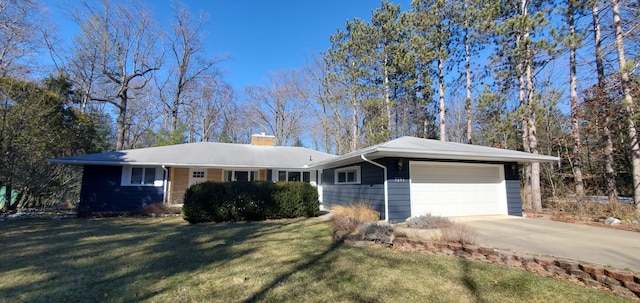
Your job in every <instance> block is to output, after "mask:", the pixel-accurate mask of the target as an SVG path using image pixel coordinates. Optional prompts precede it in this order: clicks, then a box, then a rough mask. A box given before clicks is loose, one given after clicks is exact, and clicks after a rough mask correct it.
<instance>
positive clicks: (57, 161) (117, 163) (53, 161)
mask: <svg viewBox="0 0 640 303" xmlns="http://www.w3.org/2000/svg"><path fill="white" fill-rule="evenodd" d="M49 163H51V164H65V165H105V166H123V165H138V166H163V165H164V166H167V167H209V168H222V169H227V168H228V169H235V168H243V169H245V168H246V169H301V170H307V169H311V167H312V165H308V164H304V165H281V166H278V165H228V164H224V165H219V164H202V163H160V162H126V161H90V160H69V159H66V160H63V159H49Z"/></svg>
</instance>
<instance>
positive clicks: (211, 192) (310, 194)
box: [182, 182, 320, 223]
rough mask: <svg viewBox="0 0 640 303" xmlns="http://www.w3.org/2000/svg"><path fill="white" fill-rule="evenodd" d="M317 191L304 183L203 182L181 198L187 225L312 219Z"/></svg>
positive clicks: (316, 207) (317, 208)
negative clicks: (300, 218)
mask: <svg viewBox="0 0 640 303" xmlns="http://www.w3.org/2000/svg"><path fill="white" fill-rule="evenodd" d="M319 207H320V205H319V202H318V192H317V189H316V188H315V187H313V186H311V185H310V184H308V183H303V182H288V183H285V182H282V183H272V182H216V183H214V182H204V183H198V184H195V185H193V186H191V187H190V188H189V189H187V191H186V192H185V195H184V206H183V207H182V213H183V217H184V219H185V220H187V221H188V222H190V223H200V222H211V221H213V222H228V221H245V220H251V221H258V220H264V219H280V218H296V217H311V216H314V215H315V214H316V213H318V211H319Z"/></svg>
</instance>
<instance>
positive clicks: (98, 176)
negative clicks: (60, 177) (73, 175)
mask: <svg viewBox="0 0 640 303" xmlns="http://www.w3.org/2000/svg"><path fill="white" fill-rule="evenodd" d="M121 178H122V167H121V166H98V165H85V166H84V170H83V174H82V188H81V191H80V204H81V205H82V206H86V207H88V208H90V209H91V210H92V211H96V212H101V211H131V210H135V209H137V208H139V207H141V206H143V205H145V204H153V203H158V202H162V196H163V193H162V189H163V188H162V187H155V186H120V179H121Z"/></svg>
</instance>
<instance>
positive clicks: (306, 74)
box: [0, 0, 640, 214]
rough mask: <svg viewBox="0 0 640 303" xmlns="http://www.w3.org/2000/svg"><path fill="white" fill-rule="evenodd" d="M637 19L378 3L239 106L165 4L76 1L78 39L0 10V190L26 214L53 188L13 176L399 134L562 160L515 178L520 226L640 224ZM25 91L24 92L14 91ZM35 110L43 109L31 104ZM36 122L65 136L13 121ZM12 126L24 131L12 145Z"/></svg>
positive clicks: (243, 93)
mask: <svg viewBox="0 0 640 303" xmlns="http://www.w3.org/2000/svg"><path fill="white" fill-rule="evenodd" d="M638 5H639V3H638V2H636V1H630V0H610V1H599V0H589V1H575V0H558V1H539V0H535V1H531V0H529V1H527V0H521V1H511V2H508V3H503V2H500V1H492V0H452V1H443V0H414V1H412V3H411V6H410V7H407V8H403V7H400V6H399V5H396V4H394V3H392V2H390V1H386V0H385V1H382V2H381V3H380V6H379V7H378V8H376V9H375V10H373V11H372V13H371V16H370V18H369V19H359V18H356V19H352V20H346V23H345V24H344V27H341V28H340V29H338V30H337V31H336V32H335V33H334V34H332V35H331V36H330V37H327V38H328V40H329V42H330V47H329V48H328V49H327V50H325V51H323V52H320V53H318V54H313V56H312V58H311V60H310V62H309V63H308V64H306V65H305V66H301V67H300V68H298V69H294V70H282V71H274V72H273V73H272V74H270V75H269V77H268V81H267V82H266V83H262V84H255V85H252V86H249V87H246V88H244V89H243V90H238V88H234V87H232V86H231V85H230V84H228V83H226V82H225V81H224V76H223V74H222V73H221V72H220V70H219V65H220V62H221V61H223V60H226V59H227V58H226V57H225V56H221V55H211V54H210V53H209V52H208V50H207V49H206V47H205V45H206V41H207V39H209V37H208V36H207V34H206V30H207V27H208V26H209V23H208V16H207V15H206V13H203V12H197V13H195V12H192V11H191V10H190V9H189V8H188V7H187V6H186V5H184V4H181V3H174V4H172V10H171V11H172V13H173V15H172V16H171V18H170V19H171V22H170V24H169V26H162V25H161V24H160V23H159V22H158V20H157V19H156V18H155V17H154V15H153V13H152V11H151V10H150V9H149V8H147V7H145V6H144V5H143V4H139V3H125V2H116V1H109V0H95V1H93V0H82V1H79V2H78V3H77V4H76V6H74V7H72V8H70V9H69V10H68V18H69V19H71V20H73V22H75V23H76V24H77V26H78V28H79V32H78V33H77V34H76V35H75V36H74V37H66V39H67V40H66V41H65V39H64V38H62V37H60V34H59V33H58V32H56V29H55V28H56V27H55V22H53V21H46V20H50V19H49V17H48V16H47V12H46V11H45V10H43V9H41V5H40V4H39V3H37V2H36V1H35V0H23V1H15V0H0V23H1V25H2V26H0V40H1V41H0V77H2V79H3V81H4V82H3V83H2V85H0V89H1V90H2V91H0V93H1V94H2V96H3V99H2V100H3V107H2V121H0V122H2V129H1V130H2V132H0V140H1V141H0V142H1V143H2V145H1V147H0V149H1V150H0V151H1V152H3V153H4V154H7V155H9V154H11V157H5V159H3V160H2V163H0V165H1V166H0V182H2V184H3V186H7V187H8V188H9V189H12V188H13V189H19V190H18V191H19V192H20V193H21V197H24V198H21V199H20V201H24V203H35V201H41V200H42V199H44V197H57V198H59V197H60V196H61V195H62V194H61V193H63V192H64V190H62V189H61V188H62V187H59V186H54V185H55V184H52V185H51V186H50V187H48V188H49V189H50V190H48V191H41V192H42V193H43V194H36V193H38V191H36V190H35V189H33V188H32V186H27V185H29V184H35V183H33V182H31V181H28V180H26V179H25V180H23V179H20V178H19V177H18V176H19V175H20V174H25V172H27V171H29V169H31V170H34V169H42V170H44V171H46V173H43V174H40V175H39V176H42V177H43V180H47V179H51V180H54V179H56V178H61V179H65V178H67V179H68V180H67V181H68V182H67V183H68V184H72V183H73V182H76V184H77V179H78V173H77V172H75V173H71V172H70V171H61V172H56V173H57V174H58V175H57V176H58V177H55V178H54V177H49V175H48V174H52V173H53V171H54V170H60V169H62V168H59V167H52V166H49V165H48V164H47V163H46V159H47V158H51V157H58V156H63V155H71V154H79V153H88V152H101V151H108V150H122V149H131V148H140V147H148V146H153V145H166V144H175V143H183V142H196V141H218V142H234V143H246V142H248V140H249V138H250V135H251V134H252V133H256V132H262V131H264V132H267V133H270V134H273V135H275V136H276V143H277V144H278V145H306V146H308V147H311V148H315V149H319V150H324V151H327V152H330V153H335V154H344V153H348V152H351V151H354V150H357V149H359V148H362V147H366V146H370V145H373V144H378V143H381V142H384V141H387V140H390V139H394V138H398V137H401V136H405V135H411V136H417V137H423V138H432V139H439V140H446V141H456V142H462V143H469V144H480V145H487V146H494V147H500V148H509V149H517V150H522V151H525V152H531V153H543V154H550V155H555V156H560V157H561V159H562V160H561V161H560V162H559V163H554V164H544V165H541V164H537V163H533V164H530V165H525V166H524V167H523V168H522V176H523V178H522V179H523V180H524V181H523V197H524V202H523V203H524V208H525V209H527V210H529V209H533V210H539V209H540V208H541V207H542V198H543V196H568V195H575V196H576V198H577V199H578V200H581V199H582V198H583V197H585V196H586V195H608V197H609V200H610V201H611V202H613V203H616V202H617V197H618V196H619V195H625V196H634V197H635V199H634V201H635V203H636V206H637V207H638V208H637V209H638V212H639V214H640V203H638V202H639V199H640V186H638V185H639V184H640V146H639V145H638V142H637V136H638V134H637V130H636V122H637V121H638V116H637V114H636V113H635V111H636V103H637V101H636V100H638V98H639V97H640V96H639V94H640V86H639V85H638V84H639V81H638V76H637V69H638V63H637V62H638V59H640V58H639V57H638V52H637V50H638V46H639V41H640V39H638V26H639V25H638V22H637V20H639V18H638V17H639V16H638V14H639V12H638ZM42 57H47V58H50V61H51V62H53V64H52V66H50V65H43V64H42V62H41V60H38V58H42ZM43 74H44V75H47V76H45V77H42V76H41V75H43ZM18 84H19V85H18ZM27 86H28V89H27V88H25V90H28V91H29V94H26V93H17V92H16V89H17V88H16V87H27ZM18 91H19V90H18ZM24 98H26V99H24ZM45 99H46V100H48V101H47V102H48V103H47V104H49V105H47V106H48V107H42V109H40V107H39V106H40V105H33V104H31V102H36V100H40V101H38V102H41V103H42V102H44V101H43V100H45ZM21 100H27V101H29V102H26V101H24V102H26V103H24V104H23V103H21V102H23V101H21ZM45 103H46V102H45ZM47 108H50V109H47ZM49 112H55V115H57V116H56V117H57V118H56V119H61V120H64V121H65V123H58V122H55V121H57V120H56V119H54V118H46V119H44V120H49V121H48V122H47V121H38V122H42V123H43V124H38V123H35V120H34V118H32V117H29V116H28V115H27V113H28V114H30V115H36V114H38V115H47V113H49ZM51 115H53V114H51ZM47 117H49V116H47ZM39 120H43V118H40V119H39ZM20 121H22V122H20ZM25 121H26V122H25ZM45 122H46V123H45ZM25 123H26V124H29V123H32V125H31V126H32V128H33V131H32V132H29V131H19V132H18V131H17V130H18V129H21V128H18V127H16V126H18V125H20V126H21V127H22V125H25ZM53 124H55V127H54V125H53ZM68 131H70V132H72V133H73V132H74V131H75V132H78V131H81V132H82V133H84V134H88V135H86V136H80V135H69V136H66V137H65V138H68V140H67V141H68V143H69V146H64V145H56V146H53V147H52V146H46V147H45V145H44V143H43V144H41V145H38V144H36V143H35V142H39V140H41V141H43V142H48V141H53V142H57V141H56V140H55V139H53V138H51V137H47V136H53V134H54V133H55V134H65V132H68ZM49 133H51V134H50V135H47V134H49ZM20 136H23V137H24V139H20V140H17V139H16V138H18V137H20ZM32 139H33V140H32ZM21 140H22V141H21ZM30 140H32V141H31V142H33V144H32V143H31V142H29V141H30ZM16 142H25V143H24V144H25V146H24V148H25V149H24V154H23V155H20V154H19V153H18V152H17V150H18V148H17V146H18V145H17V143H16ZM27 147H28V148H30V149H42V151H41V152H38V153H35V152H31V151H28V150H27ZM54 147H55V148H54ZM44 150H46V152H43V151H44ZM18 157H25V158H29V157H30V158H32V159H29V160H28V161H27V160H19V159H18ZM20 159H22V158H20ZM29 161H30V162H29ZM16 163H20V165H17V164H16ZM23 164H24V165H23ZM67 169H68V170H72V169H70V168H67ZM43 182H44V183H43V184H45V185H46V182H45V181H43ZM59 183H60V182H59ZM63 183H64V184H67V183H65V182H61V183H60V184H63ZM45 185H43V186H44V187H46V186H45ZM13 189H12V190H6V191H5V193H6V198H7V201H9V200H11V199H8V198H11V197H10V195H11V192H12V191H13ZM44 192H47V193H46V194H44ZM52 192H56V193H57V194H56V195H52V194H51V193H52ZM26 197H32V198H29V199H27V198H26Z"/></svg>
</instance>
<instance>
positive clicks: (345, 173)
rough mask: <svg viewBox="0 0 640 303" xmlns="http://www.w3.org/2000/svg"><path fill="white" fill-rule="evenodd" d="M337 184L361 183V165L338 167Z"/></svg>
mask: <svg viewBox="0 0 640 303" xmlns="http://www.w3.org/2000/svg"><path fill="white" fill-rule="evenodd" d="M335 184H360V167H359V166H352V167H345V168H339V169H336V174H335Z"/></svg>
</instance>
